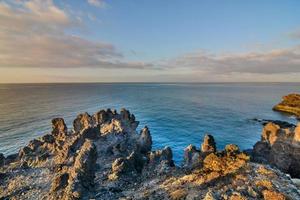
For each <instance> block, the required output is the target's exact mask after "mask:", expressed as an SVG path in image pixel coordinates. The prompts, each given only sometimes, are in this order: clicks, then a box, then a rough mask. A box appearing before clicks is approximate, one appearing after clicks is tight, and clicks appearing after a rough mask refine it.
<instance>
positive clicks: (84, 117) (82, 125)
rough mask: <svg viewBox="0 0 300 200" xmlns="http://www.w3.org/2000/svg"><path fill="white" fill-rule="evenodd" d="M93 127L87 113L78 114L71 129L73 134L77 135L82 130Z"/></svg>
mask: <svg viewBox="0 0 300 200" xmlns="http://www.w3.org/2000/svg"><path fill="white" fill-rule="evenodd" d="M92 126H93V119H92V117H91V116H90V115H89V114H88V113H86V112H85V113H82V114H79V115H78V116H77V117H76V119H75V120H74V121H73V129H74V132H75V133H79V132H80V131H82V130H83V129H86V128H88V127H92Z"/></svg>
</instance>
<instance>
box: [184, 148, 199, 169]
mask: <svg viewBox="0 0 300 200" xmlns="http://www.w3.org/2000/svg"><path fill="white" fill-rule="evenodd" d="M200 158H201V156H200V151H198V150H197V149H196V147H195V146H193V145H191V144H190V145H189V146H188V147H187V148H185V149H184V167H187V168H194V167H196V166H199V165H200V164H201V161H202V159H200Z"/></svg>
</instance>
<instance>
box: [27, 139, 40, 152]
mask: <svg viewBox="0 0 300 200" xmlns="http://www.w3.org/2000/svg"><path fill="white" fill-rule="evenodd" d="M42 144H43V142H41V141H39V140H36V139H33V140H31V141H30V142H29V144H28V147H29V148H30V149H31V150H32V151H36V150H37V149H38V148H39V147H40V146H41V145H42Z"/></svg>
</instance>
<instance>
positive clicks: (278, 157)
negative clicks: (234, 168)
mask: <svg viewBox="0 0 300 200" xmlns="http://www.w3.org/2000/svg"><path fill="white" fill-rule="evenodd" d="M298 130H299V128H298V127H297V128H296V129H295V128H285V127H280V126H279V125H278V124H274V123H268V124H267V125H265V127H264V129H263V131H262V137H261V141H259V142H257V143H256V144H255V145H254V147H253V160H254V161H258V162H264V163H268V164H271V165H273V166H275V167H277V168H279V169H280V170H282V171H283V172H285V173H289V174H291V176H292V177H296V178H298V177H300V161H299V159H298V158H299V156H300V146H299V144H298Z"/></svg>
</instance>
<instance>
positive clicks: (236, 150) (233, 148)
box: [225, 144, 240, 156]
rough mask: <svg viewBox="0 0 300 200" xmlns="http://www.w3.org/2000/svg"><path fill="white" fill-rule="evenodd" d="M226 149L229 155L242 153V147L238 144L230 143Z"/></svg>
mask: <svg viewBox="0 0 300 200" xmlns="http://www.w3.org/2000/svg"><path fill="white" fill-rule="evenodd" d="M225 151H226V153H227V155H228V156H232V155H236V154H239V153H240V149H239V147H238V146H237V145H236V144H228V145H226V146H225Z"/></svg>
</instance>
